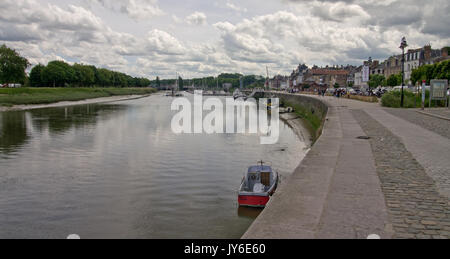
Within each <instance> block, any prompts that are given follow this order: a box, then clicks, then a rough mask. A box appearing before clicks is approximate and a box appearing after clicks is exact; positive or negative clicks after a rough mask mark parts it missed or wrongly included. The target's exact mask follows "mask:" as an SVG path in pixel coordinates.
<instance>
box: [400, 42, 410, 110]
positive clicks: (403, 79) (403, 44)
mask: <svg viewBox="0 0 450 259" xmlns="http://www.w3.org/2000/svg"><path fill="white" fill-rule="evenodd" d="M406 47H408V43H407V42H406V38H405V37H403V38H402V43H401V45H400V48H401V49H402V98H401V107H402V108H403V105H404V101H405V95H404V92H403V91H404V90H403V88H404V87H405V48H406Z"/></svg>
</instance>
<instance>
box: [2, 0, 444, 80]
mask: <svg viewBox="0 0 450 259" xmlns="http://www.w3.org/2000/svg"><path fill="white" fill-rule="evenodd" d="M171 3H172V1H159V2H158V1H156V0H122V1H113V0H61V1H58V2H57V3H56V1H53V0H39V1H37V0H1V1H0V44H3V43H6V44H7V45H8V46H10V47H13V48H16V49H17V50H19V51H20V52H21V53H22V54H23V55H25V56H26V57H27V58H29V60H30V61H31V62H32V63H33V64H37V63H46V62H48V61H50V60H53V59H60V60H66V61H68V62H85V63H89V64H94V65H97V66H102V67H107V68H112V69H116V70H120V71H123V72H126V73H131V74H133V75H136V76H149V77H154V76H156V75H159V76H160V77H162V78H166V77H173V76H174V74H175V71H178V72H180V73H182V74H183V75H185V76H186V77H193V76H208V75H212V74H218V73H221V72H242V73H251V74H253V73H256V74H265V67H266V66H268V67H269V68H270V70H271V71H272V72H271V74H272V73H276V72H280V73H288V72H290V71H291V70H292V68H293V67H294V66H295V65H296V64H298V63H303V62H306V63H307V64H309V65H313V64H317V65H326V64H330V65H332V64H347V63H352V64H360V63H361V61H362V60H363V59H367V58H368V57H369V56H371V57H373V58H380V59H383V58H387V57H388V56H389V55H392V54H395V53H398V52H399V49H398V44H399V41H400V38H401V37H402V36H406V37H407V39H408V42H409V43H410V46H411V48H416V47H421V46H423V45H424V44H426V43H431V44H432V45H433V47H435V48H440V47H443V46H445V45H449V42H450V35H449V34H448V29H447V27H448V25H447V21H448V18H449V17H448V16H449V13H450V10H449V5H450V3H449V2H448V1H446V0H435V1H432V2H429V3H427V8H423V6H422V5H423V3H422V2H421V1H419V0H403V1H400V0H380V1H377V2H373V1H369V0H346V1H345V0H344V1H331V0H322V1H320V0H301V1H300V0H297V1H295V0H279V1H278V2H276V1H270V2H269V1H268V2H267V3H266V2H264V3H263V2H261V1H257V0H248V1H246V2H245V7H247V9H248V10H247V9H246V8H244V7H243V6H241V5H239V4H240V3H239V4H238V2H237V1H231V0H229V1H226V2H221V3H216V4H214V3H210V2H209V1H207V2H202V3H195V4H193V5H188V4H186V3H184V2H179V4H177V5H176V6H173V5H171ZM250 6H251V8H250ZM225 8H227V9H229V10H232V11H233V12H230V11H227V12H224V10H225ZM163 10H164V11H163ZM118 14H125V15H126V16H125V15H118ZM165 14H167V15H165ZM187 14H190V15H187ZM186 15H187V16H186ZM179 17H183V18H179ZM130 19H132V20H133V21H131V20H130ZM208 22H209V23H210V24H208Z"/></svg>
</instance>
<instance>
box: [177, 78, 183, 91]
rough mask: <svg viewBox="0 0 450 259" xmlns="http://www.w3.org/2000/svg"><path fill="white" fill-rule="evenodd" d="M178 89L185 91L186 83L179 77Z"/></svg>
mask: <svg viewBox="0 0 450 259" xmlns="http://www.w3.org/2000/svg"><path fill="white" fill-rule="evenodd" d="M178 89H179V90H183V89H184V82H183V78H181V76H180V77H178Z"/></svg>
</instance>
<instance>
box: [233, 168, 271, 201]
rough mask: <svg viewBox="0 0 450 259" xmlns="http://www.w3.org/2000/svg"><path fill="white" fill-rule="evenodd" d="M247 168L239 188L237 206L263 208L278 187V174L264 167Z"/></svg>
mask: <svg viewBox="0 0 450 259" xmlns="http://www.w3.org/2000/svg"><path fill="white" fill-rule="evenodd" d="M259 164H260V165H256V166H251V167H249V169H248V171H247V173H246V174H245V176H244V178H243V179H242V183H241V187H240V188H239V197H238V202H239V206H244V207H262V208H263V207H265V206H266V205H267V203H268V202H269V200H270V196H272V195H273V194H274V193H275V190H276V189H277V186H278V173H277V172H274V171H273V170H272V167H270V166H266V165H264V162H262V161H260V162H259Z"/></svg>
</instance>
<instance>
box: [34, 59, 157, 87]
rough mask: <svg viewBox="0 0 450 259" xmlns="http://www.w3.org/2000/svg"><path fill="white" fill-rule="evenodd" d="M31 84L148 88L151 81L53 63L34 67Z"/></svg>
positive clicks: (112, 72)
mask: <svg viewBox="0 0 450 259" xmlns="http://www.w3.org/2000/svg"><path fill="white" fill-rule="evenodd" d="M29 84H30V86H31V87H92V86H101V87H148V86H150V80H149V79H147V78H142V77H141V78H139V77H132V76H130V75H127V74H124V73H120V72H115V71H111V70H108V69H105V68H97V67H95V66H90V65H83V64H74V65H70V64H67V63H66V62H64V61H51V62H49V63H48V64H47V66H44V65H41V64H39V65H37V66H35V67H33V69H32V70H31V72H30V78H29Z"/></svg>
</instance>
